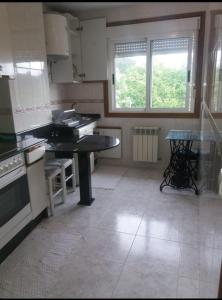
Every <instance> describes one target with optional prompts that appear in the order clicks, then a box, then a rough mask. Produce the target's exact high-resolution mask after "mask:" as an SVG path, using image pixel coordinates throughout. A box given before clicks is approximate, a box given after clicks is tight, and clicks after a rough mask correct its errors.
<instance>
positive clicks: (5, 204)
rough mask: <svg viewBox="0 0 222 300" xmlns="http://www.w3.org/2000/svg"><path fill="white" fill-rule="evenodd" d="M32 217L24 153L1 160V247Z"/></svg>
mask: <svg viewBox="0 0 222 300" xmlns="http://www.w3.org/2000/svg"><path fill="white" fill-rule="evenodd" d="M31 219H32V215H31V206H30V198H29V191H28V182H27V174H26V167H25V161H24V155H23V154H22V153H20V154H17V155H14V156H12V157H10V158H8V159H6V160H3V161H1V162H0V249H1V248H3V247H4V246H5V245H6V244H7V243H8V242H9V241H10V240H11V239H12V238H13V237H14V236H15V235H16V234H17V233H18V232H19V231H20V230H21V229H22V228H23V227H24V226H25V225H27V224H28V223H29V222H30V221H31Z"/></svg>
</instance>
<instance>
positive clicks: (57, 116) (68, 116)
mask: <svg viewBox="0 0 222 300" xmlns="http://www.w3.org/2000/svg"><path fill="white" fill-rule="evenodd" d="M52 121H53V123H54V124H56V125H66V126H71V127H73V126H76V125H77V124H79V121H80V117H79V114H77V113H76V111H75V109H69V110H62V109H56V110H53V111H52Z"/></svg>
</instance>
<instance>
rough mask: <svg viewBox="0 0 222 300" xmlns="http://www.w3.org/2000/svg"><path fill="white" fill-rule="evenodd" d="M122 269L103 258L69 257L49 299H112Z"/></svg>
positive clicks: (120, 265) (119, 265) (50, 292)
mask: <svg viewBox="0 0 222 300" xmlns="http://www.w3.org/2000/svg"><path fill="white" fill-rule="evenodd" d="M121 269H122V264H120V263H117V262H115V263H114V262H113V261H109V260H105V259H103V258H99V259H91V258H89V257H80V256H75V255H73V256H69V258H68V259H67V261H66V263H65V264H64V266H63V268H62V269H61V270H60V272H59V280H58V281H57V283H56V286H55V287H54V288H53V289H51V290H50V291H49V293H48V297H53V298H110V297H111V295H112V291H113V289H114V287H115V286H116V284H117V282H118V279H119V276H120V272H121Z"/></svg>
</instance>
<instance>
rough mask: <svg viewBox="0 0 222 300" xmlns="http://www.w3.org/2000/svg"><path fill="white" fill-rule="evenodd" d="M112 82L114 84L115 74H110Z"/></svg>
mask: <svg viewBox="0 0 222 300" xmlns="http://www.w3.org/2000/svg"><path fill="white" fill-rule="evenodd" d="M112 82H113V85H114V84H115V75H114V74H112Z"/></svg>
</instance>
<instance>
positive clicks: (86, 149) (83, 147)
mask: <svg viewBox="0 0 222 300" xmlns="http://www.w3.org/2000/svg"><path fill="white" fill-rule="evenodd" d="M119 143H120V141H119V139H118V138H115V137H110V136H100V135H85V136H84V137H82V138H81V139H80V140H78V141H76V142H70V141H61V142H59V141H58V140H57V141H56V142H54V141H48V142H47V143H46V151H47V152H55V154H56V157H60V158H61V157H63V158H72V157H73V153H78V163H79V188H80V201H79V203H78V204H80V205H91V204H92V202H93V201H94V200H95V199H94V198H93V197H92V185H91V170H90V153H91V152H98V151H104V150H107V149H111V148H114V147H117V146H118V145H119Z"/></svg>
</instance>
